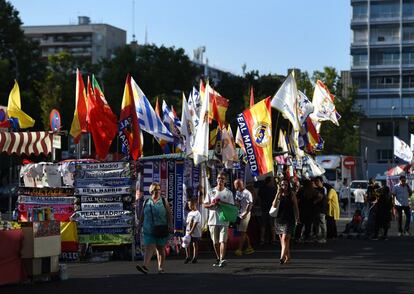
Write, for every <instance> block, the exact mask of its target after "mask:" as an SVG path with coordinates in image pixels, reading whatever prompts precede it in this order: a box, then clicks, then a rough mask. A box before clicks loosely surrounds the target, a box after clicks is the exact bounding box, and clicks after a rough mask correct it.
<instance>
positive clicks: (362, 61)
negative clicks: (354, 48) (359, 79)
mask: <svg viewBox="0 0 414 294" xmlns="http://www.w3.org/2000/svg"><path fill="white" fill-rule="evenodd" d="M367 64H368V56H367V55H366V54H356V55H353V56H352V65H353V66H366V65H367Z"/></svg>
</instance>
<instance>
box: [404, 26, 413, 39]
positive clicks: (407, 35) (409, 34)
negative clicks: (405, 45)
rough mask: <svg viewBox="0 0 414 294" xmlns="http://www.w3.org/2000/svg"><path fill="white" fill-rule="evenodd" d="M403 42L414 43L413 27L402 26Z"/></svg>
mask: <svg viewBox="0 0 414 294" xmlns="http://www.w3.org/2000/svg"><path fill="white" fill-rule="evenodd" d="M403 41H414V26H404V28H403Z"/></svg>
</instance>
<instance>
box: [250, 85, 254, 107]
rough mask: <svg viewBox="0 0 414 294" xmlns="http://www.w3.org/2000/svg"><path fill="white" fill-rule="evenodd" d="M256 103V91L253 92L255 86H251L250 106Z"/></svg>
mask: <svg viewBox="0 0 414 294" xmlns="http://www.w3.org/2000/svg"><path fill="white" fill-rule="evenodd" d="M253 105H254V92H253V86H251V87H250V107H252V106H253Z"/></svg>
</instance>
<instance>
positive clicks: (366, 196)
mask: <svg viewBox="0 0 414 294" xmlns="http://www.w3.org/2000/svg"><path fill="white" fill-rule="evenodd" d="M216 180H217V185H216V186H215V187H212V188H211V189H210V190H209V191H207V193H206V194H205V195H203V197H202V203H200V200H199V198H198V197H196V198H190V199H188V200H189V201H188V214H187V221H186V233H185V236H184V237H183V238H182V240H183V242H182V246H183V247H184V248H185V254H186V255H185V256H186V257H185V260H184V263H186V264H187V263H197V262H198V246H199V241H200V238H201V237H202V229H203V228H202V224H201V220H202V217H201V213H200V211H199V208H200V207H203V208H204V209H207V211H208V219H207V227H208V233H209V237H210V239H211V242H212V244H213V249H214V254H215V258H216V262H214V264H213V266H214V267H224V266H225V265H226V263H227V260H226V250H227V242H228V238H229V233H228V231H229V225H230V222H232V223H233V224H234V225H235V227H236V228H237V231H238V232H240V238H239V241H238V245H237V248H236V250H235V251H234V254H235V255H236V256H241V255H243V254H246V255H248V254H253V253H254V252H255V250H254V249H253V246H252V242H251V240H250V238H249V235H248V234H247V229H248V227H249V223H250V221H251V220H254V222H255V223H256V225H258V227H259V230H260V234H259V244H260V245H264V244H265V243H270V244H277V243H280V264H285V263H288V262H289V261H290V260H291V258H292V256H291V251H290V246H291V243H292V240H293V241H294V242H298V243H301V242H305V243H306V242H318V243H326V242H327V239H332V238H337V237H338V236H343V234H352V233H356V234H357V235H358V236H360V235H362V236H365V237H366V238H370V239H373V240H376V239H378V238H379V237H380V235H381V238H382V239H387V236H388V229H389V227H390V222H391V220H392V215H395V216H396V219H397V223H398V232H399V235H400V236H403V235H409V234H410V231H409V227H410V219H411V214H410V212H411V211H410V206H409V197H410V195H411V194H412V191H411V188H410V187H409V185H408V184H407V183H406V178H405V176H401V177H400V182H399V183H398V184H397V185H395V186H394V187H393V188H392V189H390V188H389V187H388V186H386V185H384V186H379V185H378V184H377V183H375V181H374V180H370V182H369V185H368V189H367V190H366V191H363V190H362V189H357V190H356V191H355V192H354V197H355V208H356V209H355V211H354V214H353V217H352V219H351V221H350V222H349V223H348V224H347V225H346V227H345V230H344V232H342V233H339V234H338V232H337V227H336V221H337V220H338V219H339V217H340V213H341V209H342V211H346V210H347V209H349V208H350V205H349V203H348V201H349V199H350V197H349V193H350V192H349V187H348V186H347V182H346V181H344V182H343V185H341V186H340V187H339V188H338V187H337V189H335V188H334V187H333V186H331V185H330V184H328V183H324V182H323V178H322V177H315V178H313V179H305V180H303V181H301V182H300V183H299V182H298V181H297V180H296V181H295V180H293V178H290V179H289V178H287V177H277V178H274V177H268V178H266V179H265V180H264V182H263V185H262V186H260V188H258V189H255V188H254V187H253V186H248V187H246V185H245V183H244V182H243V181H242V180H241V179H236V180H235V181H234V183H232V184H233V186H234V191H235V193H233V192H232V191H231V190H230V189H229V188H227V187H226V182H227V175H226V173H224V172H219V173H218V175H217V179H216ZM337 190H339V191H338V192H339V193H337ZM149 191H150V193H151V198H149V199H147V200H145V201H144V202H143V205H142V209H141V211H140V215H139V222H138V223H139V227H138V231H140V230H141V229H142V233H143V238H142V244H143V246H144V248H145V250H144V252H145V254H144V258H143V263H142V265H137V266H136V268H137V270H138V271H139V272H142V273H144V274H147V273H148V266H149V263H150V260H151V258H152V256H153V255H154V252H155V253H156V254H157V264H158V272H159V273H164V267H163V266H164V261H165V252H164V246H165V244H166V242H167V239H168V236H169V235H170V234H171V233H173V231H172V220H171V212H170V207H169V205H168V202H167V201H165V199H163V198H162V197H161V196H160V193H159V192H160V185H159V184H158V183H153V184H152V185H151V187H150V189H149ZM256 191H257V193H256ZM345 199H346V201H345ZM224 207H227V208H226V209H224ZM229 207H230V208H232V207H233V208H234V209H229ZM234 210H235V211H236V212H235V213H236V215H237V217H236V218H234V219H233V214H234ZM403 213H404V214H405V224H404V226H403V222H402V220H403V217H402V215H403ZM277 238H278V239H279V240H278V242H277V241H276V240H277Z"/></svg>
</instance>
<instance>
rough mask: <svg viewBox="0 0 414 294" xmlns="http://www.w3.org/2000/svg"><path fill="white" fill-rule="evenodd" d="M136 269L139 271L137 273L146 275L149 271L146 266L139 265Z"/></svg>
mask: <svg viewBox="0 0 414 294" xmlns="http://www.w3.org/2000/svg"><path fill="white" fill-rule="evenodd" d="M135 268H136V269H137V271H139V272H141V273H143V274H144V275H146V274H148V269H147V267H146V266H144V265H139V264H137V266H136V267H135Z"/></svg>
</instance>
